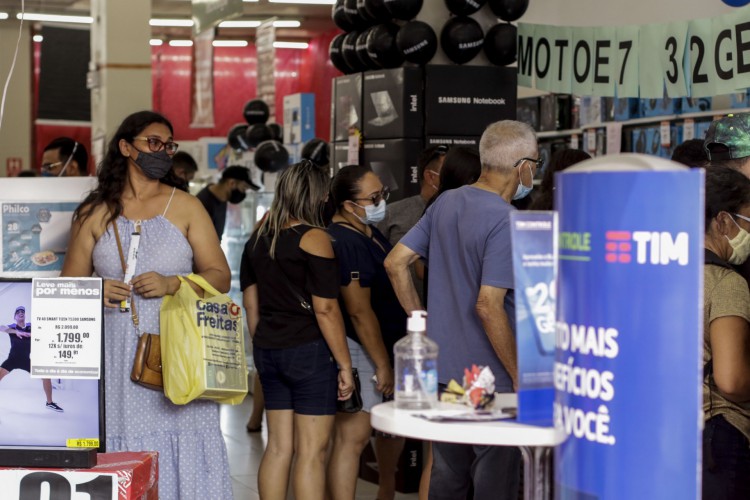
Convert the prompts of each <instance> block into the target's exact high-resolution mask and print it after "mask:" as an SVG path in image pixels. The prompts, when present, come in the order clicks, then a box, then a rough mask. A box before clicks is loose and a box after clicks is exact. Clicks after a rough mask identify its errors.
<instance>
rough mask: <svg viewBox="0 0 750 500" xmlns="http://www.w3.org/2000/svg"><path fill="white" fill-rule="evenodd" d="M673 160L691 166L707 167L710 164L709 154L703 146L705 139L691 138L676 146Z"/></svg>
mask: <svg viewBox="0 0 750 500" xmlns="http://www.w3.org/2000/svg"><path fill="white" fill-rule="evenodd" d="M672 161H676V162H678V163H682V164H683V165H687V166H688V167H691V168H695V167H698V168H706V167H707V166H708V155H707V154H706V150H705V149H704V148H703V139H690V140H689V141H685V142H683V143H682V144H680V145H679V146H677V147H676V148H674V152H673V153H672Z"/></svg>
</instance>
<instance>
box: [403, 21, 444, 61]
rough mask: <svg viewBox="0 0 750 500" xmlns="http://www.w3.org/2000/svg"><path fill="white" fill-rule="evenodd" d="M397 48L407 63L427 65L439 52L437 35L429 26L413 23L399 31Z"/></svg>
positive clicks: (405, 25)
mask: <svg viewBox="0 0 750 500" xmlns="http://www.w3.org/2000/svg"><path fill="white" fill-rule="evenodd" d="M396 46H397V47H398V50H399V51H400V52H401V55H403V56H404V59H406V60H407V61H409V62H412V63H416V64H427V63H428V62H430V60H431V59H432V58H433V57H434V56H435V52H437V47H438V41H437V35H435V32H434V31H433V30H432V28H431V27H430V25H429V24H427V23H423V22H422V21H411V22H409V23H406V24H404V25H403V26H401V29H400V30H398V34H397V35H396Z"/></svg>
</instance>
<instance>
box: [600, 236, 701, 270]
mask: <svg viewBox="0 0 750 500" xmlns="http://www.w3.org/2000/svg"><path fill="white" fill-rule="evenodd" d="M604 240H605V243H604V245H605V252H604V260H605V261H607V262H609V263H610V264H615V263H618V264H629V263H631V262H632V261H633V259H635V261H636V262H637V263H638V264H653V265H657V266H659V265H660V266H666V265H668V264H670V263H672V262H677V263H678V264H679V265H681V266H686V265H687V264H688V253H689V248H688V234H687V233H677V235H676V236H675V237H672V234H671V233H667V232H658V231H632V232H631V231H607V232H606V233H605V234H604ZM633 250H635V254H634V253H633Z"/></svg>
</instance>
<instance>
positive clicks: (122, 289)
mask: <svg viewBox="0 0 750 500" xmlns="http://www.w3.org/2000/svg"><path fill="white" fill-rule="evenodd" d="M128 297H130V285H128V284H127V283H124V282H122V281H117V280H104V307H119V305H120V301H122V300H125V299H127V298H128Z"/></svg>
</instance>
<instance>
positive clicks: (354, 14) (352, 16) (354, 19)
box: [344, 0, 372, 31]
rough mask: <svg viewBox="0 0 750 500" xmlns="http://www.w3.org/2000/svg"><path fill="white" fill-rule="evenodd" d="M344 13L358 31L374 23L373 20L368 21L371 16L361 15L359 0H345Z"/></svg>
mask: <svg viewBox="0 0 750 500" xmlns="http://www.w3.org/2000/svg"><path fill="white" fill-rule="evenodd" d="M344 13H345V14H346V17H347V18H348V19H349V22H350V23H351V24H352V26H354V30H356V31H363V30H364V29H365V28H368V27H369V26H370V25H371V24H372V22H370V21H368V19H369V17H368V18H362V17H361V16H360V15H359V11H358V10H357V0H344Z"/></svg>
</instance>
